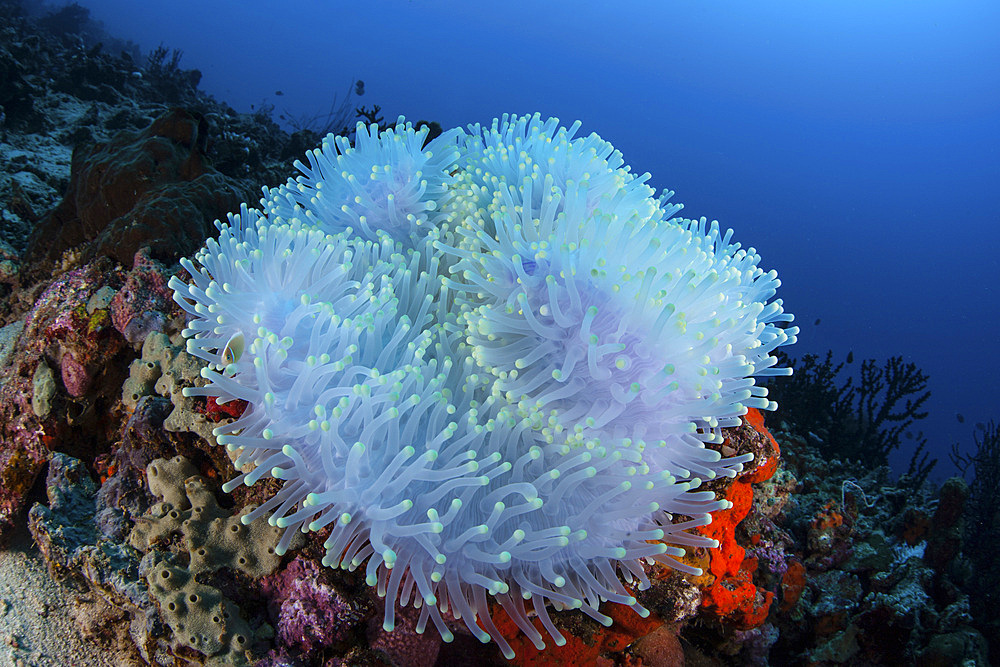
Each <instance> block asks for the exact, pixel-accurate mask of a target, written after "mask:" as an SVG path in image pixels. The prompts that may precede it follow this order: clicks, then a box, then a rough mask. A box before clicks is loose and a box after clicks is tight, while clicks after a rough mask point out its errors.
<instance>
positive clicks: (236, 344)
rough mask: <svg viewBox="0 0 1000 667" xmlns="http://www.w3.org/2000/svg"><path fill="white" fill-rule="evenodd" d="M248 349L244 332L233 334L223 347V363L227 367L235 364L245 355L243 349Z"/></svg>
mask: <svg viewBox="0 0 1000 667" xmlns="http://www.w3.org/2000/svg"><path fill="white" fill-rule="evenodd" d="M245 349H246V340H245V339H244V338H243V332H242V331H240V332H238V333H235V334H233V337H232V338H230V339H229V342H228V343H226V346H225V347H224V348H222V365H223V367H227V366H229V365H230V364H235V363H236V362H237V361H239V360H240V357H242V356H243V350H245Z"/></svg>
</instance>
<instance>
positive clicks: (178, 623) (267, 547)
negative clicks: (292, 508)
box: [129, 456, 282, 666]
mask: <svg viewBox="0 0 1000 667" xmlns="http://www.w3.org/2000/svg"><path fill="white" fill-rule="evenodd" d="M146 475H147V480H148V483H149V490H150V491H151V492H152V493H153V494H154V495H155V496H156V497H157V498H159V499H160V502H159V503H157V504H154V505H153V506H152V507H151V508H150V510H149V511H148V512H147V513H146V514H145V515H144V516H142V517H140V518H139V520H138V521H137V522H136V525H135V528H134V529H133V530H132V533H131V535H129V542H130V543H131V544H132V546H133V547H135V548H136V549H139V550H140V551H142V552H144V553H145V554H146V556H145V558H144V559H143V568H142V569H143V570H144V572H145V576H146V582H147V584H148V585H149V592H150V594H151V595H152V596H153V598H154V599H155V600H156V602H157V605H158V606H159V608H160V611H161V613H162V614H163V619H164V621H165V622H166V623H167V625H168V626H170V629H171V631H172V633H173V636H172V645H173V648H174V650H177V649H179V648H182V647H187V648H191V649H194V650H196V651H198V652H200V653H202V654H204V655H205V656H206V662H205V664H206V665H220V666H221V665H249V664H253V656H252V653H250V652H248V651H249V649H250V648H251V644H252V643H253V638H254V631H253V629H252V628H251V627H250V625H249V624H248V623H247V621H246V620H245V618H244V617H243V615H242V614H241V613H240V610H239V607H238V606H237V605H236V604H235V603H234V602H233V601H232V600H229V599H227V598H226V597H225V596H224V595H223V594H222V592H221V591H220V590H219V589H217V588H215V587H213V586H210V585H208V584H205V583H201V582H199V580H198V577H199V575H201V574H207V573H211V572H214V571H216V570H219V569H221V568H223V567H228V568H230V569H232V570H234V571H240V572H243V573H244V574H246V575H247V576H249V577H252V578H254V579H257V578H260V577H263V576H266V575H268V574H271V573H272V572H274V571H275V570H276V569H277V567H278V565H279V563H280V561H281V558H280V557H279V556H278V555H276V554H275V545H276V544H277V542H278V538H279V537H280V534H281V532H282V531H281V530H280V529H278V528H274V527H271V526H269V525H268V524H266V523H265V522H262V521H258V522H254V523H252V524H251V525H249V526H244V525H243V524H242V523H241V521H240V516H241V515H242V514H245V513H246V512H249V511H250V510H251V509H252V507H247V508H245V509H244V510H243V512H241V513H240V514H232V513H231V512H229V511H227V510H225V509H223V508H222V507H220V506H219V504H218V502H217V501H216V499H215V495H214V494H213V493H212V491H211V490H210V489H209V488H208V487H207V486H206V484H205V480H204V478H202V477H201V476H200V475H198V473H197V470H195V468H194V466H193V465H191V463H190V462H189V461H188V460H187V459H185V458H184V457H182V456H177V457H174V458H173V459H169V460H167V459H156V460H155V461H153V462H152V463H150V464H149V466H147V468H146ZM185 563H186V565H185Z"/></svg>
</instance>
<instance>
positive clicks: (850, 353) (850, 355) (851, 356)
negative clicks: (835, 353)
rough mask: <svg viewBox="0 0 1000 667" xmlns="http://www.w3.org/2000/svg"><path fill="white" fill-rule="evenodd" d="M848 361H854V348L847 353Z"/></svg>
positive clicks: (850, 362) (851, 362)
mask: <svg viewBox="0 0 1000 667" xmlns="http://www.w3.org/2000/svg"><path fill="white" fill-rule="evenodd" d="M847 363H849V364H853V363H854V350H851V351H850V352H848V353H847Z"/></svg>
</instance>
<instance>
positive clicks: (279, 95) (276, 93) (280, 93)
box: [274, 90, 284, 97]
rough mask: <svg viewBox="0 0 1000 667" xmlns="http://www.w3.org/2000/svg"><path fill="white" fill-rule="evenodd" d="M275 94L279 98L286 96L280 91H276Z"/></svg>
mask: <svg viewBox="0 0 1000 667" xmlns="http://www.w3.org/2000/svg"><path fill="white" fill-rule="evenodd" d="M274 94H275V95H277V96H278V97H281V96H282V95H284V93H283V92H281V91H280V90H276V91H274Z"/></svg>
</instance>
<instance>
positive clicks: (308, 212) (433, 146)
mask: <svg viewBox="0 0 1000 667" xmlns="http://www.w3.org/2000/svg"><path fill="white" fill-rule="evenodd" d="M428 132H429V127H427V126H424V127H422V128H420V129H419V130H417V129H414V127H413V125H412V124H411V123H407V122H405V121H404V120H403V118H402V117H400V119H399V120H398V121H397V124H396V126H395V127H394V128H389V129H387V130H385V131H383V132H380V131H379V129H378V126H377V125H374V124H373V125H371V126H366V125H364V124H363V123H358V125H357V129H356V131H355V140H354V145H353V146H352V145H351V143H350V141H348V139H347V137H337V136H334V135H332V134H331V135H329V136H327V137H326V138H325V139H323V141H322V143H321V144H320V146H319V148H316V149H313V150H310V151H308V152H307V153H306V159H307V160H308V162H309V164H308V165H306V164H303V163H302V162H300V161H298V160H296V161H295V168H296V169H298V170H299V171H300V172H302V173H301V175H300V176H298V177H297V178H295V179H289V181H288V183H286V184H285V185H283V186H281V187H279V188H273V189H271V190H270V191H267V190H265V194H266V195H267V196H266V198H265V200H263V201H262V202H261V204H262V205H263V206H264V210H265V211H266V212H267V215H268V217H269V218H271V219H274V218H284V219H289V220H290V219H292V218H301V219H302V220H303V221H304V222H308V223H309V224H312V225H314V226H316V227H317V228H318V229H321V230H323V231H324V232H327V233H331V234H333V233H337V232H341V231H345V230H347V229H350V230H352V231H353V234H354V235H355V236H358V237H360V238H364V239H366V240H368V241H374V240H375V238H376V232H377V231H382V232H384V233H386V234H388V235H389V236H390V237H392V238H393V239H395V240H396V241H401V242H403V243H404V244H406V245H409V246H411V247H412V246H413V245H415V244H416V243H417V242H418V241H419V240H420V239H421V238H423V236H424V235H426V233H427V231H428V230H429V229H432V228H434V227H436V226H437V224H438V222H439V219H440V217H441V213H440V209H441V207H442V205H443V204H444V202H445V201H446V200H447V198H448V197H449V196H450V194H451V192H452V189H451V188H449V184H450V182H451V180H452V174H451V171H452V167H453V165H454V162H455V160H457V159H458V157H459V152H458V149H457V147H456V146H455V141H456V138H457V137H458V136H460V135H461V133H462V131H461V130H460V129H457V128H456V129H453V130H449V131H447V132H444V133H442V134H441V135H439V136H437V137H435V138H434V139H433V140H431V141H430V142H427V144H426V146H425V145H424V144H425V142H426V141H427V134H428Z"/></svg>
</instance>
